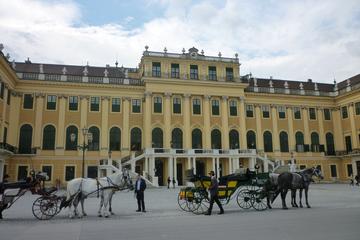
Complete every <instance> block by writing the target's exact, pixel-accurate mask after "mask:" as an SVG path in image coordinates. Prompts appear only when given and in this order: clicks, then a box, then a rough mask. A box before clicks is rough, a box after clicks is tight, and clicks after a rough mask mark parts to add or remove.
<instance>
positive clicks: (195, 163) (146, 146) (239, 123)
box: [0, 48, 360, 185]
mask: <svg viewBox="0 0 360 240" xmlns="http://www.w3.org/2000/svg"><path fill="white" fill-rule="evenodd" d="M0 63H1V64H0V80H1V82H2V86H1V87H2V88H3V95H2V97H0V114H1V115H0V116H1V119H0V120H1V122H0V123H1V126H0V140H1V141H0V142H1V143H2V144H1V148H0V156H1V159H0V161H1V162H0V163H1V166H2V168H4V172H1V175H2V174H3V173H6V174H8V175H10V179H11V180H16V179H18V178H21V176H22V175H23V174H24V168H25V167H28V170H29V169H35V170H44V167H45V168H46V170H47V171H50V172H51V173H50V174H51V180H50V181H49V184H55V183H57V182H60V184H64V183H65V182H66V180H68V179H69V178H72V177H80V176H81V174H82V151H81V150H79V149H77V150H76V149H74V150H68V149H67V144H68V143H67V142H69V137H70V135H69V134H68V133H67V130H68V129H69V127H70V126H75V127H76V128H77V131H78V135H77V144H75V145H81V144H82V143H83V140H84V136H83V134H82V128H84V127H86V128H88V129H90V128H91V129H97V130H98V133H97V134H96V133H95V134H93V137H94V136H95V137H96V136H97V135H98V137H99V138H98V140H97V139H95V140H96V141H95V142H96V144H98V145H97V146H95V145H94V146H93V147H94V148H95V150H88V151H86V154H85V176H87V175H89V176H94V171H96V169H98V168H97V167H98V166H99V164H100V160H102V159H109V158H111V159H112V160H114V161H117V162H118V163H119V162H120V161H121V159H122V162H123V163H126V160H128V161H129V164H130V162H131V160H132V159H134V161H133V162H131V164H130V165H131V168H132V170H134V171H138V172H139V171H140V172H141V173H142V174H144V175H146V176H148V178H149V180H150V181H151V180H153V179H155V178H154V177H157V179H159V184H160V185H161V184H165V183H166V179H167V177H171V178H176V179H177V182H178V183H179V184H184V183H185V178H186V176H185V170H186V169H190V168H194V170H195V171H198V173H201V174H203V173H206V172H207V171H209V170H216V172H217V174H222V175H225V174H229V173H233V172H235V171H236V170H237V169H238V168H239V167H244V168H246V167H249V168H254V165H255V164H259V165H261V170H267V169H268V166H267V164H268V162H269V163H280V164H281V163H282V164H288V162H292V163H293V164H296V166H297V167H298V168H300V167H301V168H304V167H311V166H321V169H322V171H323V173H324V175H325V179H326V180H329V181H330V180H342V181H345V180H347V179H348V178H349V177H350V174H351V171H352V173H353V174H354V175H356V174H360V151H359V150H360V147H359V144H360V143H359V141H360V139H359V138H360V81H359V78H360V77H359V75H357V76H355V77H353V78H351V79H349V80H346V81H344V82H342V83H339V84H336V85H334V86H332V87H331V90H329V86H330V84H323V85H324V86H323V85H322V84H319V86H317V84H316V83H312V82H309V81H308V82H303V83H300V82H292V81H284V80H274V79H256V78H253V77H252V76H242V77H240V63H239V59H238V58H237V56H236V57H235V58H224V57H222V56H218V57H208V56H205V55H203V53H198V51H197V49H195V48H192V49H189V52H186V53H185V52H183V53H182V54H181V53H180V54H175V53H167V52H150V51H148V50H147V49H146V51H144V54H143V56H142V58H141V61H140V64H139V68H137V69H124V68H118V67H117V66H116V67H110V66H107V67H104V68H99V67H97V68H95V67H91V66H76V67H77V68H78V69H80V70H76V71H75V70H74V69H73V70H72V67H74V66H66V65H50V64H34V63H30V62H27V63H9V62H8V61H7V60H6V58H4V56H3V55H2V56H1V59H0ZM71 71H74V72H71ZM95 71H96V73H95ZM116 74H117V75H116ZM299 83H300V85H301V86H299ZM264 84H265V85H264ZM276 84H277V85H276ZM295 84H296V87H294V86H295ZM288 85H289V86H288ZM325 85H326V86H325ZM309 86H315V87H314V88H313V89H309ZM325 87H326V88H325ZM8 94H10V95H11V96H10V97H9V98H10V99H9V101H8ZM28 94H31V96H33V105H32V107H30V108H29V107H28V108H29V109H26V108H24V106H25V105H26V104H28V103H29V101H28V99H27V98H26V96H27V97H28V96H29V95H28ZM73 97H77V104H76V105H77V109H75V110H71V109H70V105H71V103H72V102H71V101H73V99H74V98H73ZM96 97H97V98H96ZM50 99H53V100H50ZM54 99H55V100H54ZM49 101H50V102H49ZM51 101H54V102H55V103H54V102H52V103H54V105H55V107H54V109H51V110H50V109H49V106H50V105H51V104H52V103H51ZM93 101H94V103H95V104H94V106H95V105H96V110H92V106H93V105H92V102H93ZM114 101H115V102H116V101H118V103H120V109H119V111H113V102H114ZM8 102H9V103H10V104H8ZM196 104H199V105H196ZM137 108H139V111H138V112H137V111H136V109H137ZM345 108H346V111H345V110H344V109H345ZM134 109H135V111H134ZM198 109H200V110H199V114H196V110H198ZM249 110H252V111H249ZM297 111H299V115H300V119H296V117H295V115H296V114H297ZM325 111H326V112H328V111H329V112H330V119H325V115H324V112H325ZM248 112H249V114H250V112H252V116H250V115H251V114H250V115H248ZM295 112H296V113H295ZM344 112H347V116H346V114H345V113H344ZM313 114H314V116H315V118H314V119H311V117H312V116H313ZM344 114H345V115H344ZM280 115H281V117H280ZM49 125H51V126H52V127H53V128H54V129H55V133H54V134H53V135H51V134H50V135H51V136H53V138H51V137H50V138H45V141H44V134H45V132H46V130H45V127H46V126H49ZM24 126H26V127H27V128H28V129H31V133H29V132H30V130H26V129H25V127H24ZM29 126H30V127H29ZM114 127H116V128H118V129H119V130H120V134H118V136H117V137H116V136H114V135H111V134H110V130H111V129H113V128H114ZM5 129H6V130H5ZM136 129H140V132H141V136H139V135H136V137H134V136H133V137H132V133H134V132H135V130H136ZM174 129H177V130H176V132H174ZM178 129H179V130H178ZM195 129H198V130H200V132H201V136H200V135H199V136H198V137H197V135H196V134H195V132H196V131H197V130H196V131H194V130H195ZM249 131H252V132H253V133H254V138H255V139H254V140H251V139H249V136H247V135H250V134H249ZM5 132H6V133H5ZM265 132H266V133H265ZM300 132H301V134H302V136H303V137H302V139H303V142H302V143H301V142H300V144H299V142H298V141H301V140H299V138H297V136H298V134H297V133H300ZM232 133H234V134H235V135H233V136H235V137H230V136H229V134H230V135H231V134H232ZM236 133H237V135H236ZM269 133H270V134H271V140H270V141H267V140H268V139H264V136H265V134H269ZM329 133H331V135H332V136H333V142H334V145H333V146H334V147H333V148H334V149H332V144H329V141H330V140H329V138H327V136H329ZM21 134H23V135H21ZM26 134H28V135H26ZM29 134H30V135H29ZM47 134H49V133H47ZM280 134H283V135H282V137H280V136H279V135H280ZM25 135H26V136H27V138H26V136H25ZM50 135H49V136H50ZM110 135H111V136H112V137H114V138H119V139H120V140H119V141H120V143H119V142H117V141H115V140H111V136H110ZM20 136H23V138H22V139H21V138H20ZM284 136H285V137H284ZM25 138H26V139H27V140H26V141H25V140H24V139H25ZM134 138H136V139H134ZM236 138H237V140H234V139H236ZM49 139H50V140H49ZM284 139H285V140H286V141H285V140H284ZM46 141H48V142H52V141H53V142H54V144H53V145H51V144H50V145H51V146H50V147H49V146H48V145H47V147H44V144H45V145H46V144H48V143H44V142H46ZM111 141H114V143H113V145H112V143H111ZM250 141H253V143H252V145H251V142H250ZM95 142H94V143H92V144H95ZM350 142H351V143H350ZM286 143H287V144H286ZM114 144H115V145H116V144H119V146H118V147H116V146H115V145H114ZM20 145H22V146H20ZM286 145H287V147H286ZM253 147H256V149H257V152H256V153H255V155H246V154H247V153H245V151H244V152H239V151H238V152H236V153H235V152H234V151H232V152H231V151H229V149H233V150H234V149H240V150H247V149H250V148H253ZM49 148H50V149H49ZM75 148H76V146H75ZM180 148H181V149H183V150H182V153H181V154H180V152H179V154H177V152H176V151H174V149H180ZM156 149H162V150H161V151H160V150H156ZM171 149H172V150H171ZM194 149H202V150H201V151H200V150H194ZM217 149H220V150H217ZM269 149H270V150H269ZM110 151H111V156H109V152H110ZM157 151H158V153H157ZM135 152H136V155H135ZM167 152H169V153H171V154H172V155H171V154H170V155H169V154H168V155H166V154H165V153H167ZM250 152H251V151H250ZM150 153H151V154H150ZM233 153H234V154H233ZM141 154H143V155H141ZM239 154H240V155H239ZM241 154H243V155H241ZM137 155H141V156H143V157H139V159H136V157H137ZM264 159H265V160H264ZM265 165H266V166H265ZM334 166H336V167H334ZM91 167H92V168H91ZM90 169H92V170H90ZM94 169H95V170H94ZM67 171H68V172H67ZM1 177H2V176H1ZM67 178H68V179H67Z"/></svg>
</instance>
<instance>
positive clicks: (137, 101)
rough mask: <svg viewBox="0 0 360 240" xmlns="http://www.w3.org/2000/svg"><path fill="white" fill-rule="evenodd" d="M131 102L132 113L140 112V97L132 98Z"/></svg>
mask: <svg viewBox="0 0 360 240" xmlns="http://www.w3.org/2000/svg"><path fill="white" fill-rule="evenodd" d="M131 104H132V112H133V113H140V112H141V102H140V99H133V100H132V101H131Z"/></svg>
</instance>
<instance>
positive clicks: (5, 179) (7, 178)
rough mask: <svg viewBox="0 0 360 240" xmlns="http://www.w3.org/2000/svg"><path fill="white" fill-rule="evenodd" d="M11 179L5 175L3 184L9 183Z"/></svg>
mask: <svg viewBox="0 0 360 240" xmlns="http://www.w3.org/2000/svg"><path fill="white" fill-rule="evenodd" d="M9 178H10V176H9V175H8V174H5V175H4V178H3V183H7V182H9Z"/></svg>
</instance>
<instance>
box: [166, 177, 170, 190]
mask: <svg viewBox="0 0 360 240" xmlns="http://www.w3.org/2000/svg"><path fill="white" fill-rule="evenodd" d="M167 183H168V189H169V188H170V183H171V179H170V177H168V178H167Z"/></svg>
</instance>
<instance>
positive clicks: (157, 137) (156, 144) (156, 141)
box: [152, 128, 164, 148]
mask: <svg viewBox="0 0 360 240" xmlns="http://www.w3.org/2000/svg"><path fill="white" fill-rule="evenodd" d="M163 146H164V145H163V131H162V130H161V128H154V129H153V131H152V147H153V148H163Z"/></svg>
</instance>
